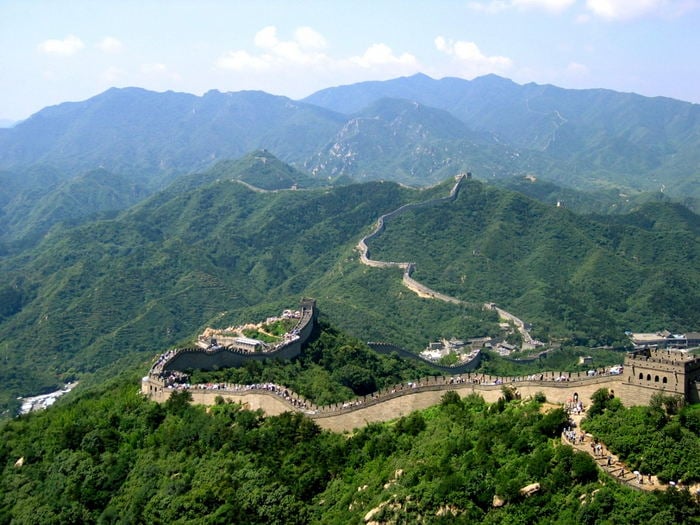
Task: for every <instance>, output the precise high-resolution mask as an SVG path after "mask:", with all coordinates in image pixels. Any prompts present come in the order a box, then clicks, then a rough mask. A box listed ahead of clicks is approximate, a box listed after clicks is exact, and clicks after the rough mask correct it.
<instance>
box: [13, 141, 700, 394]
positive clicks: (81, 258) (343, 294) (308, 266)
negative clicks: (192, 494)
mask: <svg viewBox="0 0 700 525" xmlns="http://www.w3.org/2000/svg"><path fill="white" fill-rule="evenodd" d="M260 156H261V153H254V154H252V155H251V156H249V157H247V158H246V159H244V160H242V161H241V162H240V163H238V164H236V163H224V164H220V165H218V166H216V167H214V168H212V169H211V170H208V171H205V172H202V173H198V174H192V175H187V176H183V177H181V178H179V179H178V180H176V181H175V182H174V183H173V184H172V185H170V186H169V187H168V188H167V189H165V190H163V191H161V192H158V193H156V194H154V195H153V196H151V197H149V198H148V199H146V200H144V201H143V202H140V203H138V204H136V205H134V206H132V207H131V208H129V209H128V210H126V211H124V212H122V213H120V214H119V215H117V216H115V217H103V218H100V219H99V220H95V221H87V222H85V223H84V224H82V225H78V226H70V225H67V224H63V225H61V226H56V227H54V228H53V229H52V230H50V231H49V233H48V235H46V236H44V237H43V238H42V239H41V241H40V242H39V243H38V244H37V245H36V246H35V247H33V248H28V249H25V250H23V251H22V252H20V253H18V254H16V255H13V256H6V257H3V258H2V259H0V269H1V270H2V273H1V274H2V276H3V277H2V281H1V282H0V293H1V294H2V296H3V297H6V298H7V299H8V300H7V302H6V303H5V305H6V306H5V307H4V308H3V310H2V311H1V312H0V315H1V317H0V320H1V322H0V336H1V337H2V340H3V342H4V343H3V345H4V348H3V353H4V355H3V359H4V361H5V363H6V364H7V366H6V367H4V368H3V369H2V370H0V379H1V380H2V385H3V397H4V403H8V402H10V400H11V399H14V398H15V397H16V396H17V395H29V394H35V393H40V392H42V391H45V390H48V389H50V388H53V387H54V386H56V385H57V384H60V383H61V382H62V381H66V380H71V379H74V378H76V377H80V376H82V375H84V374H88V373H93V372H97V371H100V370H103V369H105V367H108V366H109V365H111V364H114V363H117V362H120V361H123V360H125V362H132V363H133V362H135V361H137V360H140V359H143V358H144V357H145V356H150V355H153V354H154V353H155V352H158V351H160V350H162V349H164V348H167V347H169V346H171V345H175V344H178V343H181V342H183V341H186V340H191V339H192V338H193V337H195V335H196V334H197V333H199V332H200V331H201V329H202V328H203V327H204V326H226V325H230V324H238V323H239V322H240V321H244V320H246V319H250V318H251V317H252V319H257V318H259V317H264V316H265V315H269V314H271V313H274V312H276V311H278V310H279V308H280V307H281V306H283V305H288V304H294V303H296V301H297V300H298V298H299V297H300V296H302V295H306V296H310V297H316V298H317V300H318V302H319V307H320V309H321V311H323V312H324V315H326V316H328V319H330V320H331V321H332V322H333V324H334V325H336V326H338V327H340V328H342V329H344V330H347V331H348V332H349V333H351V334H352V335H354V336H356V337H360V338H361V339H363V340H365V341H368V340H374V341H391V342H393V343H396V344H399V345H401V346H403V347H405V348H408V349H410V350H412V351H419V350H421V349H423V348H424V347H425V346H426V344H427V342H428V341H432V340H436V339H439V338H441V337H446V338H452V337H456V338H470V337H480V336H495V335H499V334H501V331H500V328H499V326H498V318H497V316H496V314H495V313H494V312H490V311H487V310H483V309H482V308H480V307H474V308H469V307H466V306H463V305H456V304H449V303H443V302H439V301H430V300H426V299H421V298H420V297H418V296H417V295H415V294H413V293H412V292H410V291H408V290H407V289H406V288H404V287H403V286H402V284H401V275H400V273H399V272H397V271H394V270H382V269H377V268H369V267H366V266H364V265H362V264H361V263H360V261H359V254H358V252H357V251H356V250H355V246H356V244H357V242H358V240H359V239H360V238H361V237H362V236H363V235H366V234H367V233H369V231H371V228H372V226H373V224H374V222H375V221H376V220H377V218H378V217H379V216H381V215H382V214H384V213H387V212H390V211H392V210H395V209H397V208H398V207H400V206H402V205H404V204H406V203H409V202H423V201H426V200H428V199H431V198H434V197H444V196H446V195H447V194H448V193H449V191H450V188H451V186H452V182H453V181H446V182H445V183H444V184H442V185H439V186H435V187H432V188H430V189H411V188H408V187H404V186H401V185H398V184H396V183H393V182H367V183H363V184H352V185H347V186H340V187H327V188H319V189H309V190H297V191H259V190H258V189H256V188H255V187H254V185H255V184H258V181H257V180H256V179H255V175H254V174H255V173H259V175H260V182H259V184H261V185H264V184H269V183H270V181H274V180H277V181H283V182H284V181H286V182H284V184H281V186H285V185H288V184H291V183H292V182H294V183H295V184H299V185H302V186H303V184H304V181H306V180H307V179H305V178H303V177H301V178H297V176H298V175H297V173H296V172H295V171H294V170H293V169H292V168H289V167H284V166H283V165H282V164H281V163H279V161H277V160H275V159H274V158H272V157H270V156H265V157H264V158H265V159H266V160H265V162H262V161H260V160H259V158H260ZM255 159H258V160H255ZM254 166H256V167H257V168H255V169H253V170H252V171H250V170H251V169H252V167H254ZM270 167H275V169H274V170H273V171H272V172H269V171H267V170H268V169H269V168H270ZM256 169H261V171H256ZM271 173H278V174H284V177H282V178H279V177H276V176H275V177H271V176H270V174H271ZM242 177H246V183H245V184H243V183H242V182H241V180H239V179H240V178H242ZM251 185H253V186H251ZM270 187H272V186H270ZM698 231H699V229H698V217H697V215H695V214H693V213H692V212H689V211H688V210H687V209H685V208H682V207H680V206H678V205H673V204H668V203H657V204H653V205H649V206H647V207H645V208H642V209H640V210H639V211H637V212H635V213H630V214H626V215H619V216H593V215H577V214H575V213H573V212H572V211H569V210H566V209H562V208H556V207H553V206H548V205H546V204H543V203H540V202H538V201H535V200H532V199H530V198H528V197H525V196H523V195H522V194H518V193H515V192H513V191H509V190H505V189H498V188H495V187H490V186H487V185H485V184H484V183H482V182H479V181H476V180H471V181H468V183H467V184H466V185H465V187H464V188H463V190H462V191H460V194H459V197H458V198H457V200H456V201H454V202H451V203H449V204H447V203H446V204H445V205H444V206H443V205H441V206H432V207H427V208H418V209H417V210H416V211H415V212H411V213H408V214H405V215H402V216H401V217H400V218H397V220H396V221H395V222H392V223H391V224H389V227H388V228H387V231H386V232H384V233H383V234H382V235H381V236H379V237H378V238H376V239H374V240H373V244H372V245H371V246H370V249H372V250H374V253H375V254H378V255H381V259H382V260H392V258H397V259H396V260H410V261H414V262H417V263H418V264H417V270H416V274H415V277H416V278H417V279H419V280H421V281H424V282H425V283H426V284H428V285H430V286H431V287H432V288H434V289H435V290H437V291H441V292H445V293H449V294H450V295H455V296H458V297H461V298H463V299H465V300H467V301H476V302H480V303H483V302H488V301H495V302H497V303H498V304H499V306H502V307H503V308H505V309H506V310H509V311H513V312H514V313H516V314H519V315H520V317H523V318H525V319H526V320H527V321H528V322H531V323H533V325H534V330H535V333H536V334H537V335H538V337H541V338H543V339H545V340H546V339H548V338H550V337H558V338H561V339H564V340H572V341H575V342H580V343H581V342H582V343H585V344H588V343H589V342H590V343H592V344H605V343H616V342H618V343H619V342H620V341H621V340H622V339H623V338H624V334H623V333H624V330H626V329H629V327H630V326H631V325H632V326H634V327H635V329H638V330H639V329H646V328H650V329H662V328H672V329H687V328H688V327H693V326H698V325H699V324H700V319H698V318H697V314H698V312H700V308H697V307H694V305H696V304H697V303H698V295H697V290H698V289H700V288H699V287H698V286H697V283H698V275H697V272H695V271H692V269H691V268H692V265H690V266H689V261H691V260H693V258H696V257H697V250H698ZM661 247H663V249H662V248H661ZM678 297H683V301H682V302H680V301H677V300H676V299H677V298H678ZM572 298H576V300H575V301H574V300H572ZM27 341H31V344H29V345H27V344H25V343H26V342H27ZM20 349H21V351H20ZM37 363H40V365H37ZM5 406H8V405H7V404H6V405H5Z"/></svg>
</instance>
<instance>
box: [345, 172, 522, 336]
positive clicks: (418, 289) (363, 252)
mask: <svg viewBox="0 0 700 525" xmlns="http://www.w3.org/2000/svg"><path fill="white" fill-rule="evenodd" d="M464 180H465V176H464V175H459V176H458V177H457V182H456V183H455V185H454V186H453V187H452V190H451V191H450V194H449V195H448V196H447V197H439V198H435V199H431V200H428V201H423V202H418V203H410V204H404V205H403V206H401V207H399V208H397V209H395V210H394V211H392V212H389V213H385V214H384V215H382V216H381V217H379V219H377V225H376V226H375V228H374V230H372V232H370V233H369V234H367V235H366V236H364V237H363V238H362V239H360V242H358V243H357V249H358V250H359V251H360V262H361V263H362V264H364V265H367V266H371V267H374V268H401V269H402V270H403V271H404V272H403V279H402V282H403V285H404V286H405V287H406V288H408V289H409V290H411V291H412V292H414V293H416V294H417V295H418V296H419V297H425V298H428V299H437V300H439V301H444V302H447V303H452V304H459V305H464V306H468V307H474V306H475V304H474V303H469V302H467V301H462V300H461V299H457V298H456V297H452V296H450V295H447V294H443V293H441V292H438V291H435V290H433V289H432V288H428V287H427V286H425V285H424V284H422V283H420V282H418V281H416V280H415V279H413V278H412V277H411V274H412V273H413V271H414V270H415V267H416V264H415V263H412V262H394V261H378V260H376V259H371V258H370V256H369V247H368V246H367V241H368V240H369V239H371V238H372V237H375V236H377V235H379V233H381V232H382V231H383V230H384V227H385V225H386V221H387V220H388V219H389V218H392V217H396V216H398V215H400V214H402V213H404V212H406V211H408V210H412V209H415V208H422V207H426V206H432V205H435V204H440V203H443V202H450V201H453V200H455V199H456V198H457V195H458V194H459V189H460V187H461V185H462V182H463V181H464ZM479 306H483V307H485V308H488V309H493V310H496V312H498V316H499V318H501V319H504V320H506V321H508V322H510V323H513V324H514V325H515V328H516V330H517V331H518V333H520V335H521V337H522V339H523V343H522V349H523V350H530V349H532V348H535V345H534V340H533V339H532V336H531V335H530V333H529V332H528V331H527V330H526V329H525V323H524V322H523V321H522V320H521V319H519V318H518V317H516V316H515V315H513V314H511V313H509V312H507V311H505V310H503V309H502V308H498V307H496V306H493V305H492V304H491V303H485V304H484V305H479Z"/></svg>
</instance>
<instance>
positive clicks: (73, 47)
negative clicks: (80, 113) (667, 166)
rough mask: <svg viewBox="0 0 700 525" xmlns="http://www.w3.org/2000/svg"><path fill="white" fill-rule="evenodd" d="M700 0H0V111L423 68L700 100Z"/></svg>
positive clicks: (337, 80)
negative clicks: (123, 92) (107, 96)
mask: <svg viewBox="0 0 700 525" xmlns="http://www.w3.org/2000/svg"><path fill="white" fill-rule="evenodd" d="M699 53H700V0H466V1H453V0H431V1H428V0H423V1H413V0H370V1H365V0H355V1H339V0H324V1H312V0H297V1H282V0H266V1H265V2H262V1H260V2H258V1H253V0H249V1H239V0H229V1H224V0H198V1H194V0H193V1H184V0H168V1H165V0H137V1H132V0H111V1H110V0H90V1H87V0H70V1H64V0H45V1H41V0H36V1H33V0H0V95H1V96H0V119H12V120H19V119H23V118H26V117H28V116H29V115H30V114H32V113H34V112H36V111H38V110H40V109H41V108H43V107H45V106H49V105H54V104H58V103H60V102H64V101H76V100H84V99H87V98H89V97H91V96H94V95H96V94H98V93H100V92H102V91H104V90H106V89H108V88H109V87H112V86H117V87H126V86H140V87H144V88H146V89H151V90H155V91H166V90H174V91H183V92H188V93H195V94H202V93H204V92H206V91H208V90H210V89H218V90H220V91H239V90H243V89H260V90H263V91H267V92H268V93H273V94H277V95H286V96H289V97H291V98H295V99H296V98H302V97H304V96H306V95H309V94H311V93H312V92H314V91H316V90H318V89H322V88H324V87H330V86H336V85H341V84H348V83H353V82H359V81H362V80H385V79H389V78H395V77H398V76H405V75H411V74H414V73H417V72H422V73H425V74H427V75H430V76H432V77H434V78H442V77H445V76H456V77H461V78H466V79H472V78H474V77H476V76H480V75H483V74H487V73H496V74H498V75H501V76H504V77H507V78H511V79H513V80H514V81H516V82H518V83H521V84H524V83H528V82H536V83H539V84H546V83H549V84H555V85H558V86H561V87H567V88H608V89H614V90H617V91H627V92H629V91H631V92H636V93H640V94H643V95H647V96H668V97H673V98H678V99H681V100H687V101H690V102H696V103H700V60H699V59H698V54H699Z"/></svg>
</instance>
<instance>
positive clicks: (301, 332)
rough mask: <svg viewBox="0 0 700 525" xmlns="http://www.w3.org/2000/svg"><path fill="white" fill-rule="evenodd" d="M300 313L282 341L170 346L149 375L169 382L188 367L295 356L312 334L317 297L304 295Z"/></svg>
mask: <svg viewBox="0 0 700 525" xmlns="http://www.w3.org/2000/svg"><path fill="white" fill-rule="evenodd" d="M299 308H300V312H301V315H300V317H299V320H298V321H297V323H296V325H295V326H294V327H293V328H292V330H291V331H290V332H289V333H288V334H286V335H285V338H284V340H283V341H281V342H280V343H277V344H276V345H272V346H267V345H265V346H263V345H261V346H256V345H252V344H251V345H247V347H236V346H221V345H211V346H209V347H206V348H202V347H198V346H195V347H188V348H178V349H174V350H169V351H167V352H165V353H164V354H162V355H160V356H159V357H158V359H157V360H156V362H155V363H154V364H153V366H152V367H151V370H150V371H149V374H148V375H149V377H152V378H154V380H156V381H160V382H163V384H167V383H168V381H171V380H172V379H175V380H177V379H179V376H180V375H181V374H178V373H182V372H184V371H185V370H191V369H198V370H217V369H221V368H231V367H239V366H242V365H243V364H245V362H246V361H251V360H252V361H262V360H264V359H292V358H294V357H296V356H298V355H299V354H300V353H301V348H302V346H303V345H304V344H305V343H306V341H307V340H308V339H309V337H310V336H311V333H312V332H313V329H314V325H315V323H316V319H317V315H318V312H317V310H316V301H315V300H314V299H308V298H304V299H302V300H301V303H300V305H299Z"/></svg>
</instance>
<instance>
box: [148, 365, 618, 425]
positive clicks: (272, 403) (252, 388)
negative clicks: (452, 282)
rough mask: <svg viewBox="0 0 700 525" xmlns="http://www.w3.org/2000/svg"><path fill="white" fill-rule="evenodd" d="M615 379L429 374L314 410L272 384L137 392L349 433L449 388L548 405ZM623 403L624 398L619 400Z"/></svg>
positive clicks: (153, 383) (434, 399) (158, 387)
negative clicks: (289, 414)
mask: <svg viewBox="0 0 700 525" xmlns="http://www.w3.org/2000/svg"><path fill="white" fill-rule="evenodd" d="M621 382H622V381H621V376H619V375H603V374H601V375H599V376H595V377H588V376H586V375H585V374H571V375H568V374H558V373H555V372H547V373H542V374H536V375H535V376H523V377H510V378H500V377H492V376H485V375H482V374H471V373H470V374H462V375H456V376H431V377H426V378H423V379H420V380H418V381H415V382H407V383H401V384H398V385H394V386H392V387H389V388H385V389H383V390H381V391H379V392H375V393H374V394H371V395H368V396H363V397H358V398H356V399H353V400H350V401H347V402H343V403H335V404H332V405H324V406H318V405H316V404H314V403H312V402H310V401H308V400H306V399H304V398H303V397H301V396H299V395H298V394H296V393H295V392H293V391H292V390H291V389H289V388H287V387H285V386H282V385H276V384H272V383H265V384H258V385H231V384H207V385H173V386H170V387H167V386H165V385H164V384H163V383H162V382H159V381H158V380H157V378H154V377H152V376H147V377H144V378H143V382H142V391H143V393H144V394H146V395H148V396H149V397H150V398H151V399H153V400H155V401H158V402H163V401H166V400H167V399H168V398H169V397H170V396H171V395H172V393H173V392H177V391H180V390H187V391H188V392H190V393H191V394H192V400H193V402H194V403H197V404H203V405H212V404H214V403H215V402H216V399H217V398H218V397H221V398H223V399H225V400H228V401H232V402H236V403H241V404H242V405H244V406H245V407H247V408H249V409H252V410H256V409H261V410H263V411H264V412H265V413H266V414H268V415H277V414H280V413H282V412H285V411H295V412H303V413H304V414H306V415H307V416H309V417H310V418H312V419H314V420H315V421H316V422H317V423H318V425H319V426H320V427H322V428H325V429H328V430H333V431H335V432H344V431H351V430H353V429H354V428H358V427H362V426H365V425H367V424H368V423H372V422H380V421H387V420H391V419H395V418H397V417H401V416H405V415H408V414H409V413H411V412H413V411H414V410H419V409H424V408H428V407H430V406H434V405H436V404H438V403H439V402H440V398H441V397H442V395H443V394H444V393H445V392H446V391H449V390H453V391H455V392H457V393H458V394H459V395H460V396H462V397H465V396H467V395H469V394H472V393H477V394H479V395H481V396H482V397H483V398H484V399H485V400H486V401H488V402H495V401H497V400H498V398H499V397H500V396H501V395H502V391H501V389H502V387H503V385H511V386H514V387H515V388H516V389H517V391H518V392H519V393H520V395H521V396H522V397H524V398H527V397H529V396H534V395H535V393H537V392H542V393H543V394H544V395H545V396H546V397H547V399H548V400H549V401H551V402H554V403H566V402H568V401H571V400H572V399H574V397H575V396H576V395H577V397H578V399H580V400H588V399H590V397H591V396H592V395H593V393H594V392H595V391H596V390H598V389H599V388H608V389H610V390H614V391H615V390H617V388H618V387H619V385H620V384H621ZM623 402H625V400H624V399H623Z"/></svg>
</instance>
